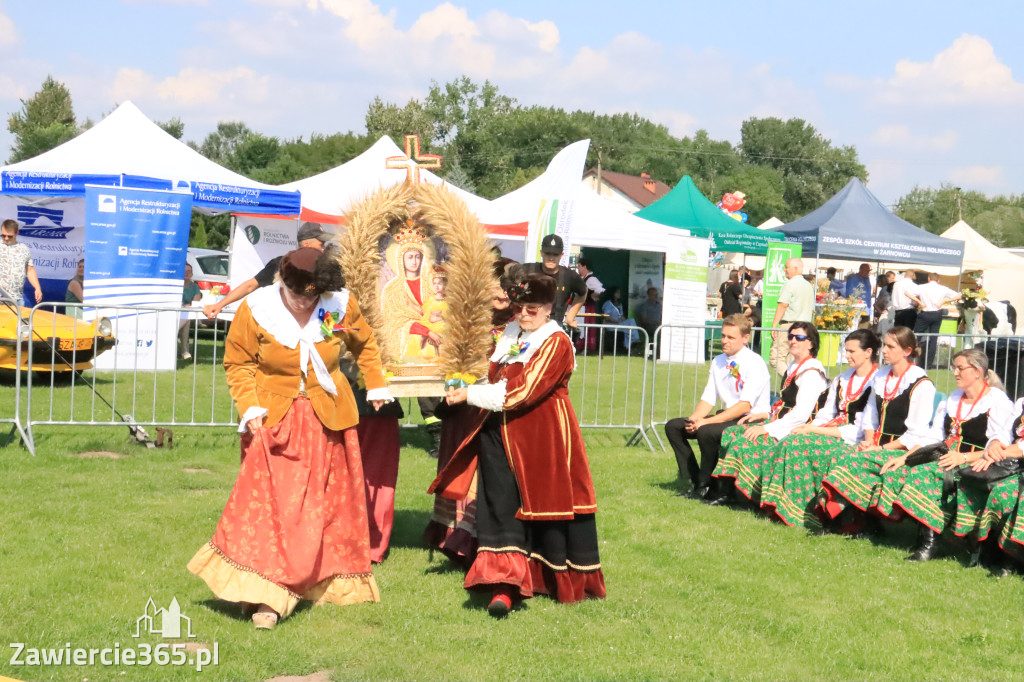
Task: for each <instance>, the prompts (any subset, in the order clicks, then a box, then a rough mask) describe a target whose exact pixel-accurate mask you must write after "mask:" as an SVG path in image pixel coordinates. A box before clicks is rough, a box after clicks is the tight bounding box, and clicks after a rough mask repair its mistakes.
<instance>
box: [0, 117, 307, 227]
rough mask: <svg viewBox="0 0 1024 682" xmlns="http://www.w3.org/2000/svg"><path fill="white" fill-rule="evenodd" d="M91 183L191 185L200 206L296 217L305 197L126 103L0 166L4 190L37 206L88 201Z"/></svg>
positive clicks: (204, 209) (212, 211)
mask: <svg viewBox="0 0 1024 682" xmlns="http://www.w3.org/2000/svg"><path fill="white" fill-rule="evenodd" d="M86 184H98V185H108V186H112V185H119V186H124V187H138V188H142V189H146V188H149V189H174V188H177V187H181V186H182V185H184V184H187V185H188V186H189V187H190V188H191V189H192V194H193V207H194V208H195V210H197V211H200V212H203V213H207V214H215V213H224V212H226V211H237V210H245V211H248V212H250V213H260V214H268V213H269V214H289V213H291V214H295V213H296V212H297V208H298V206H299V195H298V193H296V192H294V191H291V190H282V189H281V188H279V187H274V186H273V185H266V184H263V183H260V182H256V181H255V180H250V179H249V178H247V177H245V176H244V175H240V174H238V173H235V172H234V171H231V170H228V169H227V168H224V167H223V166H220V165H218V164H217V163H214V162H213V161H211V160H209V159H207V158H206V157H205V156H203V155H202V154H200V153H199V152H197V151H196V150H194V149H192V148H191V147H189V146H188V145H187V144H185V143H184V142H181V141H180V140H177V139H175V138H174V137H173V136H171V135H170V134H168V133H167V132H165V131H164V130H163V129H162V128H161V127H160V126H158V125H156V124H155V123H153V122H152V121H151V120H149V119H148V118H147V117H146V115H145V114H143V113H142V112H141V111H140V110H139V108H138V107H136V106H135V105H134V104H132V103H131V102H125V103H124V104H122V105H120V106H119V107H118V108H117V109H115V110H114V111H113V112H112V113H111V114H110V115H108V116H107V117H106V118H104V119H103V120H102V121H100V122H99V123H97V124H96V125H94V126H93V127H92V128H90V129H89V130H86V131H85V132H83V133H82V134H80V135H78V136H77V137H74V138H72V139H71V140H69V141H67V142H65V143H64V144H62V145H60V146H59V147H56V148H54V149H51V150H50V151H48V152H45V153H43V154H40V155H39V156H35V157H33V158H31V159H26V160H25V161H19V162H18V163H13V164H10V165H8V166H4V167H2V168H0V193H2V194H4V195H14V196H19V197H25V198H31V199H32V200H33V203H37V204H38V203H45V202H46V201H48V200H54V201H56V200H61V199H67V198H69V197H84V196H85V185H86Z"/></svg>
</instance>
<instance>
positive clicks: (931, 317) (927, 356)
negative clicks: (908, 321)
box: [914, 310, 943, 369]
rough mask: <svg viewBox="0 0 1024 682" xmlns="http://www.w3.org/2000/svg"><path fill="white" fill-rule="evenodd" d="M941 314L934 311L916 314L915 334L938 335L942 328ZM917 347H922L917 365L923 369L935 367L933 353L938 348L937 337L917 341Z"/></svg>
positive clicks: (939, 311) (938, 311)
mask: <svg viewBox="0 0 1024 682" xmlns="http://www.w3.org/2000/svg"><path fill="white" fill-rule="evenodd" d="M942 318H943V312H942V311H941V310H935V311H930V312H925V311H923V310H922V311H921V312H919V313H918V314H917V322H915V323H914V333H915V334H938V333H939V328H940V327H942ZM917 343H918V345H921V346H923V347H924V353H923V354H922V356H921V357H920V358H918V364H919V365H921V367H923V368H924V369H930V368H932V367H935V351H936V350H938V348H939V337H938V336H928V337H925V338H923V339H922V338H918V339H917Z"/></svg>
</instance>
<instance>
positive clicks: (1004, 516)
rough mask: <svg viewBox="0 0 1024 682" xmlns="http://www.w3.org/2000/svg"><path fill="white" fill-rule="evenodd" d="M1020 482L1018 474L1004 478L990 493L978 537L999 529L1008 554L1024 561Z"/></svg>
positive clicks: (1000, 538)
mask: <svg viewBox="0 0 1024 682" xmlns="http://www.w3.org/2000/svg"><path fill="white" fill-rule="evenodd" d="M1020 498H1021V495H1020V482H1019V479H1018V478H1017V477H1016V476H1011V477H1010V478H1006V479H1003V480H1002V481H1000V482H999V483H997V484H996V487H995V488H993V489H992V491H991V492H990V493H989V495H988V500H987V501H986V503H985V510H984V512H982V515H981V517H982V520H981V522H980V523H979V528H978V537H979V539H984V538H985V537H986V536H987V535H988V534H989V533H991V532H992V530H993V529H996V528H999V527H1000V526H1002V529H1001V530H1000V531H999V546H1000V547H1002V548H1003V550H1004V551H1006V553H1007V554H1009V555H1010V556H1012V557H1013V558H1014V559H1016V560H1017V561H1020V562H1024V518H1021V514H1020Z"/></svg>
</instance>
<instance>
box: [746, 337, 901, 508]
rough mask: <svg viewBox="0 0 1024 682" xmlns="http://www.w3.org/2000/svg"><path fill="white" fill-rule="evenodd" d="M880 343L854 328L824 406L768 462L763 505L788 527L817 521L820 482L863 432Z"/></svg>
mask: <svg viewBox="0 0 1024 682" xmlns="http://www.w3.org/2000/svg"><path fill="white" fill-rule="evenodd" d="M881 345H882V342H881V339H879V338H878V336H877V335H876V334H875V333H874V332H872V331H871V330H870V329H857V330H856V331H854V332H853V333H851V334H850V335H849V336H848V337H846V342H845V347H846V362H847V363H848V364H849V365H850V368H849V369H847V370H846V371H845V372H843V373H842V374H841V375H840V376H838V377H836V378H835V379H833V380H832V384H831V385H830V386H829V389H828V397H827V398H826V399H825V404H824V405H823V406H822V408H821V409H820V410H818V413H817V414H816V415H815V417H814V419H813V420H812V421H811V423H810V424H805V425H803V426H797V427H795V428H794V429H793V430H792V432H791V434H790V436H789V437H787V438H786V439H785V440H783V441H782V442H781V443H780V444H779V446H778V450H777V452H776V455H775V457H774V458H772V459H771V461H770V462H769V463H768V473H767V474H766V475H765V479H764V491H763V492H762V493H761V506H762V507H765V508H766V509H767V510H768V511H770V512H772V513H773V514H774V515H775V517H776V518H778V519H779V520H780V521H782V522H783V523H785V524H786V525H787V526H798V525H807V526H812V527H813V526H817V525H819V524H820V521H819V518H818V515H817V513H816V510H817V500H818V491H819V490H820V489H821V481H822V479H823V478H824V477H825V474H827V473H828V470H829V468H830V467H831V466H832V465H834V464H835V462H836V460H837V459H838V458H839V456H840V455H842V454H844V453H848V452H850V451H852V450H853V448H854V447H856V445H857V443H859V442H860V440H861V438H862V437H863V435H864V427H863V423H862V422H863V419H862V418H863V415H864V407H865V406H866V405H867V402H868V400H869V396H870V395H871V380H872V379H874V377H875V372H877V371H878V365H877V364H876V362H877V360H878V348H879V346H881Z"/></svg>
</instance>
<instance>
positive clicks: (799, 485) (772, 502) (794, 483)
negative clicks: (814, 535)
mask: <svg viewBox="0 0 1024 682" xmlns="http://www.w3.org/2000/svg"><path fill="white" fill-rule="evenodd" d="M852 450H853V448H852V447H851V446H849V445H847V444H846V442H845V441H843V440H842V439H841V438H834V437H832V436H821V435H817V434H814V435H811V434H800V435H796V436H788V437H786V438H783V439H782V442H781V443H780V444H779V446H778V447H777V448H776V450H775V454H774V456H773V457H770V458H769V461H768V462H767V465H766V466H765V475H764V479H763V480H764V485H763V490H762V492H761V506H763V507H766V508H767V509H768V510H769V511H771V512H773V513H774V515H775V516H776V517H778V519H779V520H780V521H782V522H783V523H785V524H786V525H787V526H805V527H808V528H818V527H820V526H821V519H820V518H819V514H820V508H819V506H818V500H819V496H820V492H821V482H822V480H823V479H824V478H825V475H826V474H827V473H828V472H829V471H830V470H831V469H832V467H834V466H835V465H836V463H837V461H838V460H839V458H840V457H843V456H845V455H847V454H848V453H849V452H851V451H852Z"/></svg>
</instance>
